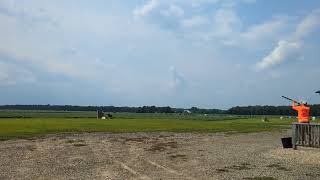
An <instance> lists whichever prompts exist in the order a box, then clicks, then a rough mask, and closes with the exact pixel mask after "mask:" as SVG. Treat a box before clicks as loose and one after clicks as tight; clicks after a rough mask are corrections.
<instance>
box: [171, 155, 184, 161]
mask: <svg viewBox="0 0 320 180" xmlns="http://www.w3.org/2000/svg"><path fill="white" fill-rule="evenodd" d="M169 158H170V159H171V160H176V159H181V160H187V155H185V154H173V155H170V156H169Z"/></svg>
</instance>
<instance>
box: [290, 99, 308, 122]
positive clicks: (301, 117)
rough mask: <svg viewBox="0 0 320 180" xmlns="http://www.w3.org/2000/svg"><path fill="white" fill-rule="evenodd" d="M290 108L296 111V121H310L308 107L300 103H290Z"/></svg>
mask: <svg viewBox="0 0 320 180" xmlns="http://www.w3.org/2000/svg"><path fill="white" fill-rule="evenodd" d="M292 109H294V110H296V111H298V121H299V123H309V122H310V115H309V114H310V107H308V106H306V105H304V104H301V105H300V106H297V105H296V103H293V104H292Z"/></svg>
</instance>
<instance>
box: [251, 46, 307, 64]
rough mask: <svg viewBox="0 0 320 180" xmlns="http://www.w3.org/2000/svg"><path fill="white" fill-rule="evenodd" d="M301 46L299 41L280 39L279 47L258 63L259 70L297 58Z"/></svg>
mask: <svg viewBox="0 0 320 180" xmlns="http://www.w3.org/2000/svg"><path fill="white" fill-rule="evenodd" d="M300 48H301V45H300V43H298V42H287V41H279V43H278V45H277V47H276V48H275V49H274V50H273V51H272V52H271V53H270V54H269V55H268V56H266V57H265V58H263V60H262V61H261V62H259V63H258V64H257V70H264V69H267V68H270V67H273V66H275V65H279V64H281V63H283V62H285V61H287V60H290V59H296V58H297V54H298V52H299V50H300Z"/></svg>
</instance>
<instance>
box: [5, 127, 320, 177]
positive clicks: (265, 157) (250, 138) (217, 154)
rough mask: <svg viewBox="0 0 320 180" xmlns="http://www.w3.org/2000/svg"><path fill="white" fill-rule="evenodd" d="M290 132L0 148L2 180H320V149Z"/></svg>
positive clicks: (132, 137) (68, 140)
mask: <svg viewBox="0 0 320 180" xmlns="http://www.w3.org/2000/svg"><path fill="white" fill-rule="evenodd" d="M288 135H290V132H287V131H283V132H263V133H250V134H240V133H166V132H161V133H121V134H120V133H119V134H112V133H85V134H74V135H51V136H46V137H42V138H35V139H29V140H8V141H2V142H0V180H2V179H121V180H122V179H249V180H250V179H252V180H259V179H262V180H268V179H270V180H272V179H320V149H312V148H301V147H299V148H298V150H292V149H282V145H281V141H280V138H281V137H286V136H288Z"/></svg>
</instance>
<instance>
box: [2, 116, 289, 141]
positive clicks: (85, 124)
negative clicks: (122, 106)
mask: <svg viewBox="0 0 320 180" xmlns="http://www.w3.org/2000/svg"><path fill="white" fill-rule="evenodd" d="M94 116H95V113H94V112H48V111H47V112H45V111H43V112H36V111H1V112H0V117H1V118H0V139H1V140H6V139H12V138H27V137H32V136H39V135H46V134H57V133H75V132H116V133H118V132H154V131H167V132H229V131H235V132H259V131H272V130H280V129H286V128H290V124H291V123H292V121H294V119H282V120H280V119H279V117H269V120H270V121H269V122H262V121H261V117H251V118H250V117H245V116H227V115H225V116H222V115H197V114H194V115H179V114H135V113H115V114H113V116H114V119H109V120H97V119H95V118H94ZM10 117H11V118H10ZM15 117H20V118H15ZM90 117H91V118H90Z"/></svg>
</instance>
